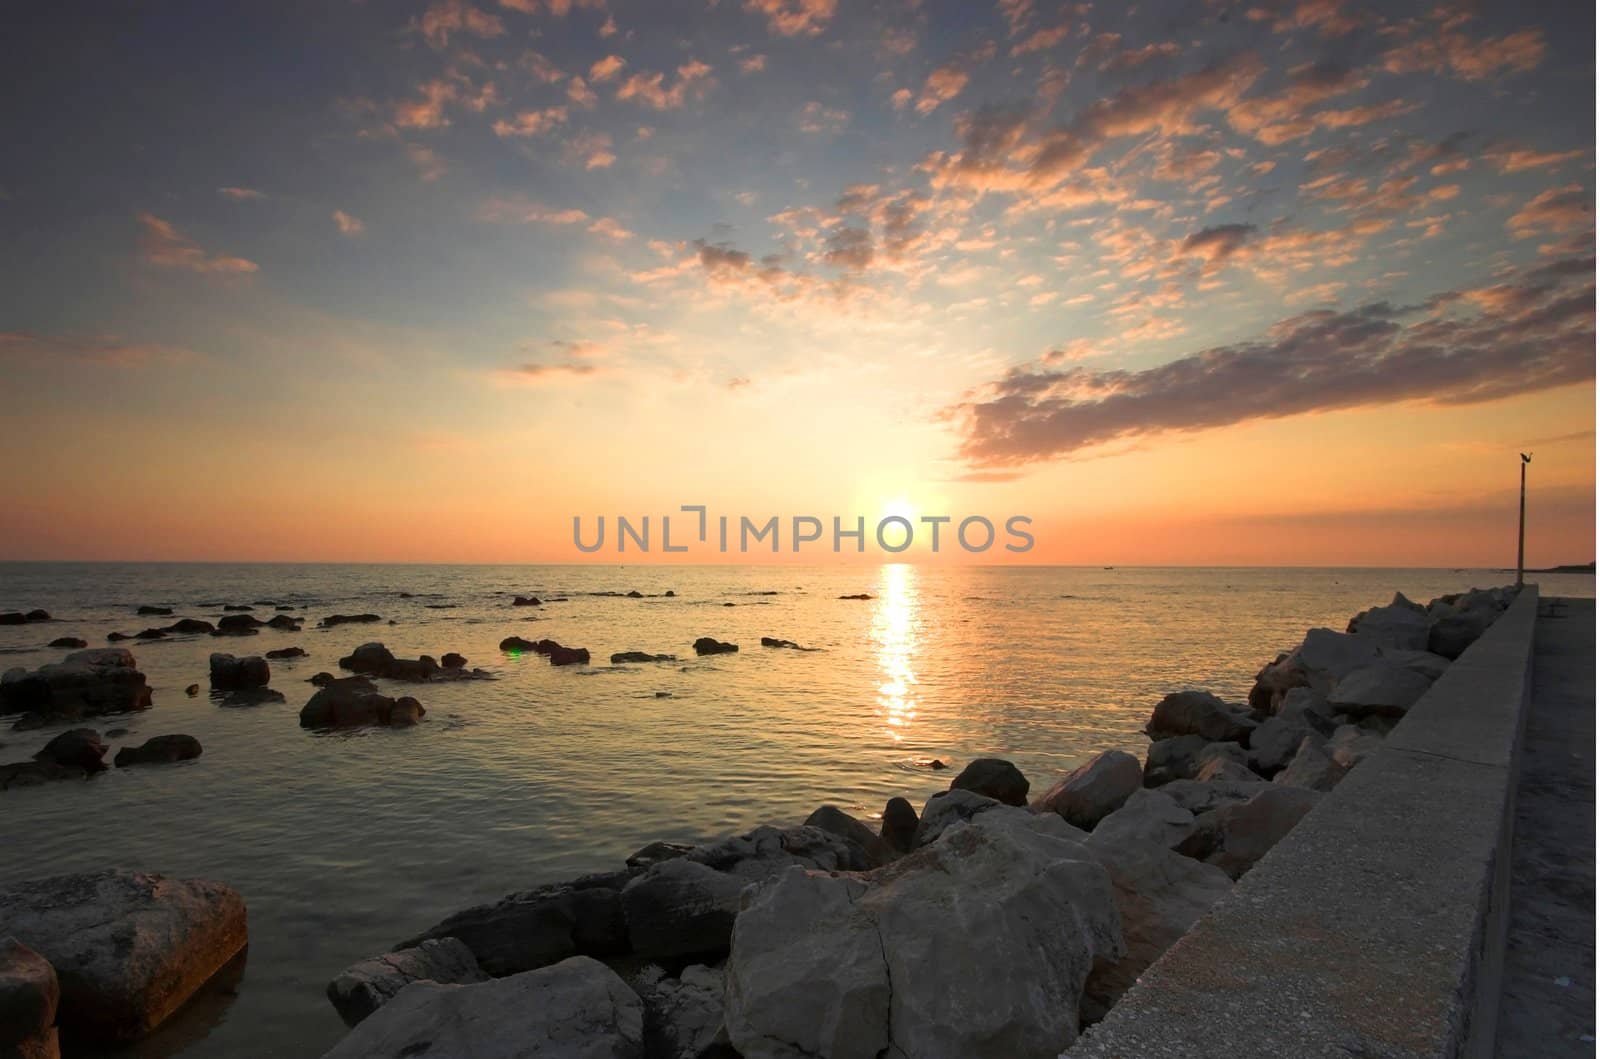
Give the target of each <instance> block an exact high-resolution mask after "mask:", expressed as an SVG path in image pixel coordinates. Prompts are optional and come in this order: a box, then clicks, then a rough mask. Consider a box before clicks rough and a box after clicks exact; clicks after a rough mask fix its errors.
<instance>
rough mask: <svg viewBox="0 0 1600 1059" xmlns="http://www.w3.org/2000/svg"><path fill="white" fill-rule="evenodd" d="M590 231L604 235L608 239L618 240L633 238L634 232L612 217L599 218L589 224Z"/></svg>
mask: <svg viewBox="0 0 1600 1059" xmlns="http://www.w3.org/2000/svg"><path fill="white" fill-rule="evenodd" d="M589 231H590V233H592V234H594V235H602V236H605V237H606V238H607V239H615V240H616V241H618V242H622V241H623V240H626V239H632V238H633V233H632V232H630V231H628V229H626V228H624V227H623V226H622V225H621V224H619V223H617V221H616V220H615V219H613V218H611V217H601V218H599V219H598V220H596V221H595V222H594V223H593V224H591V225H589Z"/></svg>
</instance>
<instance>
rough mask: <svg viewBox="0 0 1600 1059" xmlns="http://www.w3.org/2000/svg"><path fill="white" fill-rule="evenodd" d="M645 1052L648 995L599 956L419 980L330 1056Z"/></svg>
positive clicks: (491, 1057) (611, 1057)
mask: <svg viewBox="0 0 1600 1059" xmlns="http://www.w3.org/2000/svg"><path fill="white" fill-rule="evenodd" d="M424 1055H425V1056H429V1057H435V1056H436V1057H438V1059H451V1057H460V1059H467V1057H471V1059H642V1057H643V1055H644V1003H643V1002H642V1001H641V1000H640V999H639V998H638V996H636V995H635V994H634V992H633V990H631V989H629V988H628V987H627V985H626V984H625V983H624V982H623V981H622V979H621V978H618V977H617V975H616V972H614V971H612V970H611V969H610V968H608V967H606V965H605V964H603V963H600V962H598V961H597V960H592V959H589V958H588V957H586V956H574V957H572V958H571V959H567V960H563V961H562V962H561V963H558V964H556V965H554V966H552V967H545V968H542V969H540V970H537V971H525V972H523V973H521V974H515V975H512V976H510V977H509V978H498V979H495V980H493V981H488V982H477V983H474V984H472V985H441V984H439V983H437V982H414V983H412V984H411V985H408V986H406V987H405V988H404V989H402V990H400V992H399V993H398V994H397V995H396V996H395V997H394V998H393V999H392V1000H390V1001H389V1002H388V1003H387V1004H384V1005H383V1007H381V1008H379V1009H378V1010H377V1011H376V1012H374V1013H373V1014H372V1015H371V1016H369V1017H368V1018H366V1019H365V1020H363V1021H362V1023H361V1024H360V1025H359V1026H357V1027H356V1028H355V1029H353V1030H351V1031H350V1032H349V1033H348V1034H346V1035H345V1037H344V1039H343V1040H341V1041H340V1042H339V1043H338V1044H337V1045H336V1046H334V1048H333V1049H332V1050H331V1051H329V1052H328V1053H327V1054H326V1055H325V1056H324V1057H323V1059H410V1057H416V1056H424Z"/></svg>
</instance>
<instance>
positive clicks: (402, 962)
mask: <svg viewBox="0 0 1600 1059" xmlns="http://www.w3.org/2000/svg"><path fill="white" fill-rule="evenodd" d="M488 977H489V976H488V975H486V974H484V973H483V969H482V968H480V967H479V966H478V961H477V960H476V959H475V958H474V957H473V955H472V950H471V949H469V948H467V947H466V946H465V945H463V944H462V943H461V942H460V941H459V940H457V939H456V938H430V939H429V940H427V941H424V942H423V943H422V944H421V945H418V946H417V947H416V948H413V949H401V950H400V951H399V952H389V953H384V954H383V955H382V956H374V957H372V958H371V959H368V960H362V961H361V962H360V963H357V964H352V965H351V966H349V967H346V968H345V969H344V970H343V971H342V972H340V974H339V976H338V977H337V978H335V979H334V980H333V981H331V982H329V983H328V1000H329V1002H330V1003H332V1004H333V1007H334V1010H335V1011H337V1012H338V1013H339V1017H340V1018H342V1019H344V1024H345V1025H346V1026H354V1025H355V1024H356V1023H358V1022H360V1021H361V1020H362V1019H364V1018H366V1017H367V1016H368V1015H370V1014H372V1013H373V1012H374V1011H377V1010H378V1009H379V1008H381V1007H382V1006H383V1005H385V1004H387V1003H388V1002H389V1001H391V1000H393V999H394V997H395V995H396V994H397V993H399V992H400V990H402V989H404V988H405V987H406V986H408V985H410V984H411V983H412V982H438V983H440V984H441V985H464V984H466V983H469V982H483V981H486V980H488Z"/></svg>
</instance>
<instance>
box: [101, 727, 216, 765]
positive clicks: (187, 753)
mask: <svg viewBox="0 0 1600 1059" xmlns="http://www.w3.org/2000/svg"><path fill="white" fill-rule="evenodd" d="M199 756H200V740H198V739H196V738H195V737H194V736H192V735H181V734H179V735H158V736H154V737H153V738H150V739H146V740H145V741H144V743H143V744H142V745H140V746H125V747H123V748H122V749H121V750H118V751H117V756H116V766H117V768H119V769H120V768H126V767H127V766H129V765H166V764H171V763H173V762H177V761H191V760H193V759H194V758H197V757H199Z"/></svg>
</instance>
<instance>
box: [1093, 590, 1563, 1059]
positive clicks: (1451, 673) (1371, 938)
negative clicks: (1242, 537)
mask: <svg viewBox="0 0 1600 1059" xmlns="http://www.w3.org/2000/svg"><path fill="white" fill-rule="evenodd" d="M1538 602H1539V598H1538V589H1537V587H1536V586H1532V585H1530V586H1528V587H1527V589H1525V590H1524V591H1523V593H1522V594H1521V595H1520V596H1519V597H1518V598H1517V600H1516V601H1515V602H1514V603H1513V604H1512V606H1511V607H1510V609H1508V610H1507V611H1506V612H1505V614H1504V615H1502V616H1501V618H1500V620H1499V621H1497V622H1495V624H1494V625H1493V626H1492V627H1491V628H1490V629H1489V631H1488V632H1486V633H1485V634H1484V635H1483V636H1482V637H1481V638H1480V639H1479V640H1478V641H1477V642H1476V643H1475V644H1473V645H1472V646H1471V647H1470V648H1468V650H1467V651H1466V653H1464V654H1463V655H1462V656H1461V658H1460V659H1458V660H1457V661H1456V662H1455V663H1454V664H1453V665H1451V666H1450V668H1449V669H1448V670H1447V671H1446V672H1445V674H1444V676H1442V677H1440V678H1439V680H1438V681H1437V682H1436V683H1435V684H1434V686H1433V687H1432V688H1431V689H1430V690H1429V691H1428V693H1427V694H1426V695H1424V696H1423V698H1422V699H1420V700H1419V701H1418V702H1417V704H1416V705H1415V706H1413V707H1412V708H1411V710H1410V712H1409V713H1408V714H1407V716H1406V718H1405V720H1403V721H1402V722H1401V723H1400V725H1399V726H1397V727H1396V728H1395V730H1394V731H1393V732H1392V733H1391V734H1390V735H1389V737H1388V739H1387V740H1385V742H1384V746H1383V748H1382V749H1381V750H1379V751H1378V752H1376V753H1375V754H1373V755H1372V756H1371V757H1370V758H1368V759H1367V760H1366V761H1365V762H1363V763H1362V765H1361V766H1360V767H1359V768H1357V769H1355V770H1354V771H1352V772H1351V773H1350V775H1349V776H1348V777H1347V778H1346V779H1345V780H1344V782H1343V783H1341V784H1340V785H1339V786H1338V787H1337V788H1336V789H1335V790H1334V791H1332V792H1331V793H1330V794H1328V795H1327V796H1326V797H1325V798H1324V799H1323V800H1322V802H1321V803H1320V804H1319V805H1318V806H1317V808H1316V809H1314V810H1313V811H1312V812H1311V813H1310V814H1308V815H1307V816H1306V817H1305V819H1304V820H1302V821H1301V822H1300V824H1299V826H1297V827H1296V828H1295V829H1294V830H1293V831H1292V832H1290V834H1289V835H1288V837H1287V838H1285V839H1284V840H1283V841H1282V842H1280V843H1279V844H1278V845H1277V846H1276V847H1274V848H1273V849H1272V851H1271V852H1270V853H1268V854H1267V856H1266V857H1265V858H1263V859H1262V860H1261V862H1260V863H1259V864H1257V865H1256V866H1255V868H1254V869H1252V870H1251V871H1250V872H1249V874H1247V875H1246V876H1245V877H1244V878H1243V879H1242V880H1240V882H1239V884H1238V885H1237V886H1236V887H1235V888H1234V891H1233V893H1232V894H1230V895H1229V896H1228V897H1227V898H1225V899H1224V900H1223V901H1222V902H1221V903H1220V904H1219V905H1218V906H1217V907H1216V908H1215V909H1214V910H1213V911H1212V913H1211V914H1210V915H1209V916H1207V917H1206V918H1205V919H1203V920H1202V921H1201V922H1200V923H1198V924H1196V926H1195V928H1194V929H1193V930H1192V931H1190V933H1189V934H1187V935H1186V936H1185V937H1184V938H1183V939H1182V940H1181V941H1179V942H1178V944H1177V945H1175V946H1173V947H1172V948H1171V949H1170V950H1168V951H1167V953H1166V954H1165V955H1164V956H1163V957H1162V958H1161V959H1160V960H1159V961H1157V962H1156V963H1155V964H1154V965H1153V966H1152V967H1151V968H1150V969H1149V970H1148V971H1146V972H1145V974H1144V976H1143V977H1142V978H1141V979H1140V981H1139V983H1138V984H1137V985H1136V986H1135V987H1134V988H1133V989H1132V990H1130V991H1129V992H1128V993H1127V994H1126V995H1125V996H1124V997H1123V998H1122V1000H1121V1002H1120V1003H1118V1004H1117V1006H1116V1007H1115V1008H1113V1009H1112V1011H1111V1013H1110V1015H1109V1016H1108V1017H1107V1018H1106V1020H1105V1021H1104V1022H1102V1023H1101V1024H1100V1025H1098V1026H1096V1027H1094V1028H1093V1029H1092V1030H1090V1031H1089V1033H1087V1034H1086V1035H1085V1036H1084V1037H1083V1038H1081V1039H1080V1040H1079V1041H1078V1043H1077V1044H1076V1045H1074V1046H1073V1047H1072V1048H1071V1049H1069V1050H1068V1052H1067V1053H1066V1055H1067V1056H1068V1057H1070V1059H1100V1057H1120V1059H1147V1057H1167V1056H1170V1057H1174V1059H1177V1057H1184V1059H1189V1057H1195V1056H1217V1057H1219V1059H1220V1057H1224V1056H1226V1057H1230V1059H1233V1057H1255V1056H1259V1057H1263V1059H1265V1057H1273V1059H1277V1057H1280V1056H1285V1055H1293V1056H1296V1057H1302V1056H1303V1057H1311V1056H1330V1057H1338V1059H1350V1057H1352V1056H1360V1057H1379V1056H1382V1057H1411V1056H1417V1057H1420V1056H1429V1057H1442V1056H1473V1057H1476V1056H1488V1055H1490V1054H1492V1051H1493V1047H1494V1040H1495V1025H1494V1023H1495V1013H1496V1010H1497V1005H1498V1002H1499V994H1500V974H1501V967H1502V963H1503V958H1504V947H1505V931H1506V906H1507V895H1508V890H1509V878H1508V872H1509V863H1510V835H1511V822H1512V811H1513V804H1514V793H1515V790H1516V780H1517V776H1516V769H1517V763H1518V756H1519V750H1520V743H1521V739H1522V731H1523V726H1524V723H1525V718H1526V715H1527V705H1528V699H1529V687H1530V678H1531V674H1532V655H1533V631H1534V621H1535V618H1536V617H1537V613H1538Z"/></svg>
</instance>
